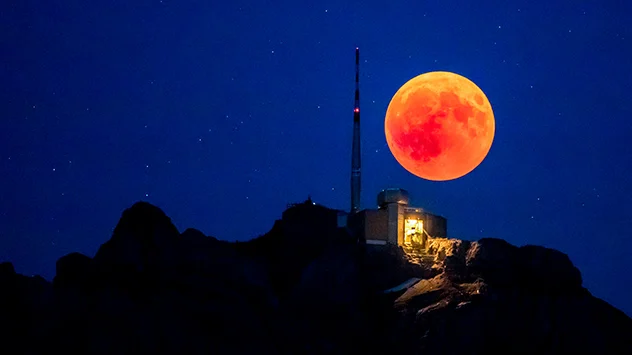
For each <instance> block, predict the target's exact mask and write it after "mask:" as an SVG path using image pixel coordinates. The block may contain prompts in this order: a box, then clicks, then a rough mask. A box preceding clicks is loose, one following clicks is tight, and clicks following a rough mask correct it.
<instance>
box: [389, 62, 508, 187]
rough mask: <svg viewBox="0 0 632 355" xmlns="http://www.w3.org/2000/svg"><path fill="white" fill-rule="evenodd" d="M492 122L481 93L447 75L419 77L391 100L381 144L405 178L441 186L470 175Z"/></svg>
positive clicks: (483, 151) (487, 142)
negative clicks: (437, 183)
mask: <svg viewBox="0 0 632 355" xmlns="http://www.w3.org/2000/svg"><path fill="white" fill-rule="evenodd" d="M495 128H496V123H495V120H494V113H493V111H492V106H491V104H490V103H489V100H488V99H487V96H485V94H484V93H483V91H482V90H481V89H480V88H479V87H478V86H476V84H474V83H473V82H472V81H470V80H469V79H467V78H465V77H463V76H461V75H458V74H455V73H450V72H441V71H436V72H430V73H425V74H421V75H419V76H417V77H415V78H413V79H411V80H409V81H408V82H406V83H405V84H404V85H403V86H402V87H401V88H400V89H399V90H397V92H396V93H395V95H394V96H393V98H392V99H391V102H390V104H389V105H388V109H387V110H386V118H385V120H384V132H385V134H386V143H387V144H388V147H389V148H390V150H391V153H392V154H393V156H394V157H395V159H396V160H397V161H398V162H399V163H400V164H401V165H402V167H404V169H406V170H408V171H409V172H410V173H412V174H414V175H416V176H418V177H420V178H423V179H427V180H433V181H446V180H453V179H457V178H460V177H462V176H465V175H467V174H468V173H469V172H471V171H472V170H474V169H475V168H476V167H477V166H478V165H479V164H480V163H481V162H482V161H483V159H485V157H486V156H487V153H488V152H489V149H490V148H491V146H492V141H493V140H494V132H495Z"/></svg>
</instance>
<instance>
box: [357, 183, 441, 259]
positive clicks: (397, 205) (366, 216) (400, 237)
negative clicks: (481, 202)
mask: <svg viewBox="0 0 632 355" xmlns="http://www.w3.org/2000/svg"><path fill="white" fill-rule="evenodd" d="M409 202H410V197H409V194H408V192H407V191H406V190H404V189H385V190H382V191H381V192H380V193H379V194H378V195H377V205H378V208H377V209H365V210H361V211H359V212H357V213H352V214H350V215H349V216H348V227H349V229H350V230H351V231H352V232H353V233H354V234H355V235H357V237H358V240H359V241H360V242H366V244H373V245H386V244H393V245H399V246H402V247H404V248H405V249H412V250H418V251H423V250H425V249H426V248H427V242H428V237H431V238H446V237H447V220H446V219H445V218H444V217H442V216H437V215H435V214H432V213H429V212H428V211H425V210H424V209H423V208H420V207H412V206H410V205H409Z"/></svg>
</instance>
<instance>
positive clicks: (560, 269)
mask: <svg viewBox="0 0 632 355" xmlns="http://www.w3.org/2000/svg"><path fill="white" fill-rule="evenodd" d="M518 257H519V261H518V263H519V265H520V268H521V273H520V274H521V276H522V277H521V282H522V283H523V285H524V286H525V287H529V288H544V289H549V290H553V289H555V290H576V289H579V288H581V286H582V276H581V273H580V272H579V270H578V269H577V268H576V267H575V266H574V265H573V263H572V262H571V260H570V259H569V258H568V255H566V254H564V253H562V252H560V251H557V250H553V249H549V248H544V247H540V246H534V245H527V246H523V247H520V249H519V250H518Z"/></svg>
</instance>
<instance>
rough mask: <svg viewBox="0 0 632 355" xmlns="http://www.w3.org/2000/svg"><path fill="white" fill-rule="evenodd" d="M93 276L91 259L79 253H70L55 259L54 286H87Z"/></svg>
mask: <svg viewBox="0 0 632 355" xmlns="http://www.w3.org/2000/svg"><path fill="white" fill-rule="evenodd" d="M92 277H94V270H93V263H92V259H91V258H90V257H88V256H86V255H83V254H81V253H70V254H68V255H66V256H63V257H61V258H59V260H57V264H56V274H55V278H54V279H53V285H54V286H55V287H80V288H84V287H89V284H91V281H92V280H91V278H92Z"/></svg>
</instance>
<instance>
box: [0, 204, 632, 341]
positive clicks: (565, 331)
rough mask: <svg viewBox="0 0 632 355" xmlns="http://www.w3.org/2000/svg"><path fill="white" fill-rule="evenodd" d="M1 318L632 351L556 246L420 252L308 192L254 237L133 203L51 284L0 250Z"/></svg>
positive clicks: (47, 331) (41, 332)
mask: <svg viewBox="0 0 632 355" xmlns="http://www.w3.org/2000/svg"><path fill="white" fill-rule="evenodd" d="M0 324H1V327H2V329H3V330H2V331H0V351H1V352H2V353H6V354H41V353H45V352H46V353H50V352H63V353H80V354H247V353H250V354H254V353H256V354H349V353H376V354H382V353H384V354H386V353H388V354H399V353H402V354H404V353H405V354H465V353H467V354H489V353H525V354H526V353H538V354H569V353H583V354H584V353H591V354H631V353H632V336H631V335H632V319H630V318H629V317H628V316H626V315H625V314H624V313H623V312H621V311H619V310H618V309H616V308H614V307H612V306H611V305H609V304H608V303H606V302H604V301H602V300H600V299H598V298H596V297H593V296H592V295H591V294H590V292H589V291H588V290H587V289H586V288H584V287H583V286H582V278H581V274H580V271H579V270H578V269H577V268H576V267H575V266H573V264H572V263H571V261H570V259H569V258H568V256H567V255H565V254H563V253H561V252H559V251H556V250H553V249H548V248H544V247H540V246H523V247H516V246H513V245H511V244H509V243H507V242H505V241H503V240H501V239H493V238H485V239H481V240H478V241H464V240H458V239H445V238H441V239H439V238H438V239H431V240H430V241H429V245H428V253H427V254H424V255H411V254H408V253H406V252H405V251H404V250H402V249H401V248H399V247H395V246H375V245H364V244H362V243H357V241H356V240H355V238H354V237H353V236H351V235H350V234H349V233H348V231H347V230H346V229H345V228H339V227H338V225H337V211H336V210H333V209H330V208H327V207H325V206H321V205H314V204H313V203H311V202H309V201H308V202H306V203H303V204H297V205H294V206H292V207H289V208H288V209H287V210H286V211H285V212H284V213H283V218H282V219H280V220H278V221H276V222H275V223H274V225H273V227H272V229H271V230H270V231H269V232H268V233H266V234H264V235H262V236H260V237H258V238H255V239H253V240H250V241H247V242H226V241H221V240H218V239H216V238H213V237H209V236H205V235H204V234H203V233H202V232H200V231H198V230H195V229H187V230H185V231H184V232H182V233H180V232H179V231H178V230H177V228H176V227H175V226H174V225H173V223H172V222H171V220H170V218H169V217H168V216H167V215H165V213H164V212H163V211H162V210H161V209H160V208H158V207H156V206H153V205H151V204H149V203H146V202H138V203H136V204H134V205H133V206H131V207H130V208H128V209H126V210H125V211H124V212H123V214H122V216H121V219H120V221H119V223H118V225H117V226H116V228H115V229H114V232H113V234H112V236H111V238H110V239H109V240H108V241H106V242H105V243H104V244H102V245H101V247H100V248H99V250H98V251H97V253H96V255H95V256H94V257H93V258H90V257H88V256H86V255H83V254H80V253H71V254H68V255H66V256H64V257H62V258H60V259H59V260H58V261H57V265H56V276H55V277H54V279H53V281H52V283H50V282H48V281H46V280H45V279H43V278H41V277H39V276H35V277H26V276H23V275H20V274H17V273H16V272H15V270H14V268H13V266H12V264H10V263H8V262H5V263H2V264H0Z"/></svg>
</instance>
